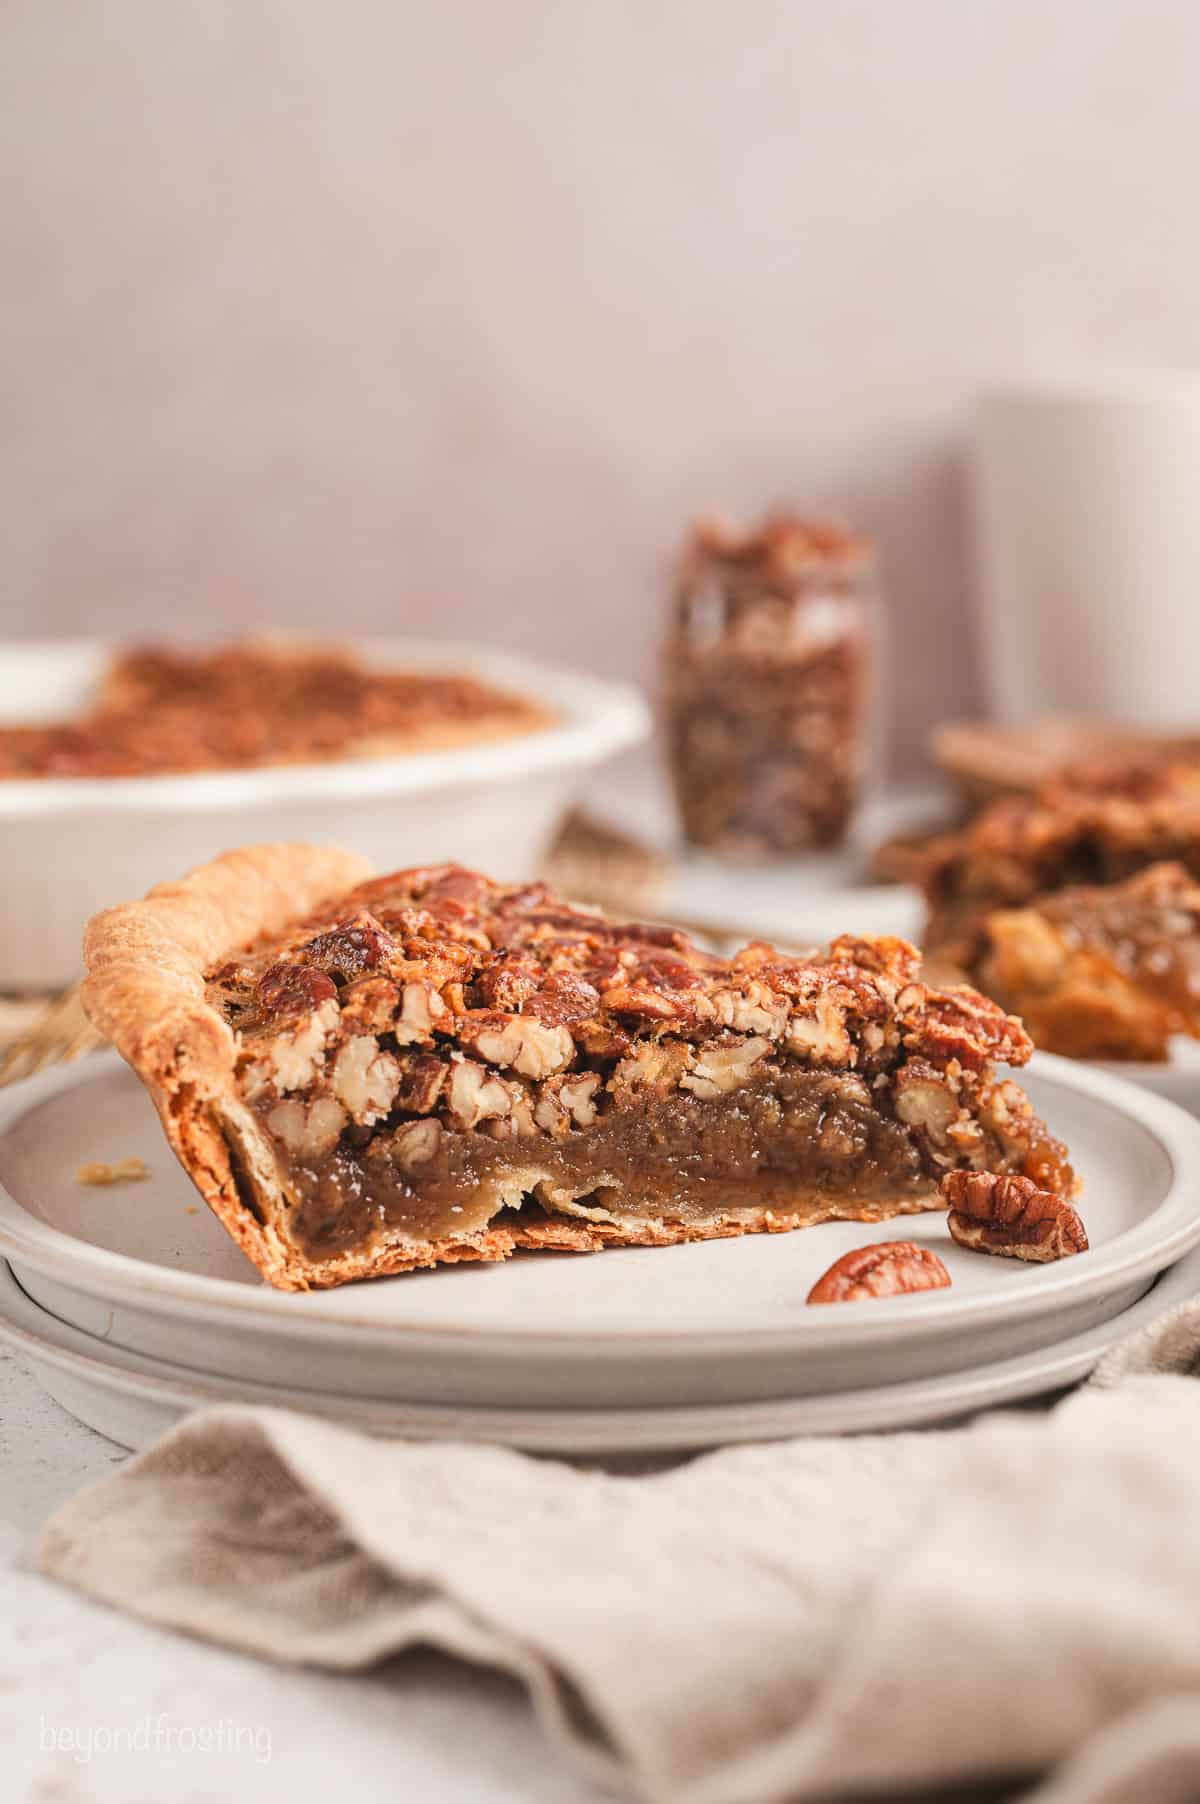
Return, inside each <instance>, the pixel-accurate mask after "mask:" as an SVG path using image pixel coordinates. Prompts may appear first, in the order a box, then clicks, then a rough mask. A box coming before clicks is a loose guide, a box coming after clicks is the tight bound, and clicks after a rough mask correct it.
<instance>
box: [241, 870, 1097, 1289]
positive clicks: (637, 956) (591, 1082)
mask: <svg viewBox="0 0 1200 1804" xmlns="http://www.w3.org/2000/svg"><path fill="white" fill-rule="evenodd" d="M207 994H208V1000H209V1002H210V1004H211V1005H212V1007H213V1008H215V1009H216V1010H217V1011H218V1013H219V1014H220V1015H221V1016H222V1018H223V1019H224V1020H225V1021H226V1022H227V1023H228V1024H229V1026H230V1027H231V1028H232V1029H233V1031H234V1034H235V1037H236V1043H237V1085H238V1090H239V1094H240V1096H241V1098H242V1099H243V1102H244V1105H245V1108H246V1110H247V1111H248V1113H249V1115H250V1117H251V1118H252V1120H253V1122H254V1124H255V1126H256V1130H257V1131H258V1133H259V1134H260V1136H261V1135H263V1134H265V1137H266V1141H267V1143H268V1144H269V1146H270V1147H271V1149H272V1156H273V1159H274V1161H275V1166H276V1171H275V1173H274V1174H273V1178H274V1180H275V1181H276V1182H277V1185H278V1187H279V1188H280V1189H282V1191H283V1192H284V1193H285V1195H286V1196H287V1198H288V1218H287V1221H286V1229H285V1231H286V1235H287V1237H288V1239H289V1241H290V1242H291V1244H293V1245H294V1246H295V1247H296V1248H297V1249H298V1250H299V1251H300V1252H301V1253H302V1254H303V1256H304V1258H305V1259H306V1260H308V1261H311V1262H313V1263H314V1264H319V1263H320V1262H322V1261H329V1260H334V1259H337V1258H340V1257H341V1256H343V1255H346V1254H347V1253H348V1252H350V1251H353V1252H355V1253H362V1252H363V1251H364V1250H366V1251H369V1250H370V1249H371V1248H372V1247H373V1246H379V1247H384V1246H389V1245H390V1246H394V1245H395V1244H396V1242H397V1241H398V1240H402V1241H403V1242H404V1244H405V1246H406V1247H409V1248H415V1249H417V1250H416V1251H415V1252H413V1253H412V1255H411V1259H410V1263H412V1264H419V1263H433V1262H434V1259H433V1258H432V1257H429V1258H422V1257H421V1255H420V1251H419V1249H420V1248H421V1247H422V1246H430V1247H434V1246H436V1245H438V1244H443V1245H444V1244H447V1243H449V1242H453V1243H454V1244H455V1245H456V1246H458V1245H463V1244H467V1243H469V1242H470V1241H471V1237H476V1241H477V1242H478V1237H480V1236H488V1235H491V1236H492V1241H491V1242H490V1243H489V1244H491V1245H492V1246H493V1248H494V1249H495V1250H492V1251H487V1250H480V1251H478V1252H476V1253H475V1255H474V1256H477V1257H499V1256H503V1253H504V1252H505V1251H510V1250H511V1249H512V1245H513V1244H522V1245H546V1246H555V1245H559V1246H575V1247H580V1248H587V1247H592V1246H602V1245H604V1244H605V1243H606V1242H609V1241H616V1240H626V1241H627V1240H629V1239H641V1240H645V1241H648V1242H651V1243H653V1242H655V1241H656V1240H665V1239H686V1238H693V1237H707V1236H710V1235H712V1234H714V1233H722V1234H724V1233H729V1234H736V1233H740V1232H743V1231H745V1230H747V1229H750V1228H755V1229H761V1228H766V1229H771V1228H780V1229H786V1228H792V1227H797V1226H801V1225H805V1224H808V1223H811V1222H816V1221H821V1220H826V1219H829V1218H832V1217H838V1216H849V1217H853V1218H854V1219H862V1220H877V1219H881V1218H882V1217H884V1216H887V1215H892V1214H898V1213H907V1212H911V1211H915V1210H920V1209H928V1208H938V1207H941V1206H943V1205H942V1202H941V1200H940V1198H939V1196H938V1184H939V1181H940V1179H941V1177H942V1176H943V1175H944V1173H945V1172H946V1171H948V1170H951V1169H970V1170H987V1171H1007V1172H1013V1173H1019V1174H1021V1175H1024V1176H1027V1177H1030V1178H1032V1179H1034V1180H1035V1181H1036V1182H1037V1183H1038V1184H1039V1185H1042V1186H1044V1187H1047V1188H1049V1189H1052V1190H1056V1191H1059V1192H1061V1193H1062V1194H1064V1195H1069V1194H1070V1193H1071V1191H1072V1189H1073V1187H1074V1176H1073V1173H1072V1172H1071V1168H1070V1166H1069V1164H1068V1163H1067V1160H1066V1153H1065V1149H1064V1148H1063V1147H1062V1146H1061V1144H1060V1143H1059V1142H1058V1141H1056V1140H1054V1139H1053V1137H1052V1136H1051V1135H1050V1134H1049V1132H1048V1131H1047V1129H1046V1128H1045V1127H1044V1126H1043V1124H1042V1123H1041V1122H1040V1121H1039V1120H1038V1118H1037V1116H1036V1115H1035V1114H1034V1112H1033V1109H1032V1107H1031V1105H1030V1103H1029V1102H1028V1099H1027V1098H1026V1097H1025V1095H1024V1093H1023V1092H1022V1091H1021V1090H1020V1089H1019V1088H1018V1087H1017V1085H1016V1084H1015V1083H1013V1082H1011V1081H1010V1080H1008V1079H1005V1078H1002V1077H1000V1076H998V1075H997V1072H996V1070H995V1064H996V1063H997V1062H1007V1063H1009V1064H1022V1063H1024V1061H1025V1059H1026V1058H1027V1057H1028V1056H1029V1051H1030V1045H1029V1041H1028V1039H1027V1037H1026V1036H1025V1034H1024V1032H1023V1030H1022V1029H1021V1027H1020V1024H1019V1023H1018V1022H1016V1021H1014V1020H1013V1019H1011V1018H1010V1017H1008V1016H1006V1015H1005V1014H1004V1013H1003V1012H1002V1010H1000V1009H999V1008H998V1007H996V1006H995V1005H994V1004H992V1003H989V1002H987V1001H985V1000H984V999H983V998H982V997H980V996H978V995H976V994H975V993H974V992H973V991H970V990H967V989H944V990H938V989H932V988H930V987H928V986H927V985H925V984H924V983H922V982H921V980H920V976H919V959H918V956H917V954H916V953H915V952H914V951H913V950H912V948H911V947H909V946H907V945H906V944H905V943H904V942H902V941H899V940H887V939H876V940H858V939H852V938H849V937H843V938H842V939H840V940H837V941H835V942H834V944H833V946H832V947H831V948H830V950H829V952H828V954H826V955H824V956H822V957H818V958H812V959H798V958H794V957H788V956H785V955H783V954H781V953H778V952H776V951H775V950H774V948H772V947H770V946H765V945H761V944H759V945H752V946H748V947H746V948H745V949H744V950H743V951H742V952H740V953H739V954H738V955H737V956H736V957H734V958H733V959H721V958H716V957H712V956H710V955H708V954H706V953H704V952H702V951H701V950H699V949H698V948H697V947H696V946H694V945H693V944H692V943H691V942H690V941H689V940H688V939H687V938H686V936H684V935H683V934H681V933H677V932H675V931H674V930H672V929H670V928H659V927H642V926H630V925H626V924H621V923H616V922H613V921H610V920H608V919H607V918H606V917H604V916H601V915H598V914H593V913H590V912H588V911H585V910H582V909H577V908H573V907H570V906H568V905H566V904H564V903H561V902H559V901H558V900H556V899H555V898H554V897H553V896H552V895H551V894H550V893H549V892H548V891H547V889H546V888H545V886H544V885H541V884H533V885H528V886H525V887H514V886H504V885H499V884H495V883H492V882H490V881H489V880H488V879H487V878H485V877H481V876H478V875H476V874H475V873H472V872H469V871H465V870H462V869H460V868H458V867H455V866H441V867H437V868H435V869H418V870H411V871H403V872H399V873H397V874H395V875H393V876H390V877H384V878H377V879H373V880H371V881H369V882H367V883H365V884H362V885H360V886H359V887H358V888H357V889H354V890H352V891H351V892H349V893H348V894H347V895H345V896H343V897H342V898H341V899H340V900H339V901H337V902H335V903H333V904H326V905H325V906H324V907H323V908H322V909H321V910H320V911H319V913H318V915H316V916H314V917H312V918H310V919H309V920H307V921H305V922H302V923H300V924H298V925H297V926H296V927H295V928H294V930H292V931H291V932H289V933H288V934H287V935H286V936H285V937H284V938H283V939H277V940H275V941H274V942H272V943H271V944H267V945H256V946H253V947H251V948H250V949H249V950H248V951H247V952H246V953H244V954H242V955H241V956H239V957H236V958H234V959H233V960H230V961H226V962H225V963H223V964H221V965H220V966H218V967H217V968H216V969H214V970H212V971H210V972H209V973H208V984H207ZM243 1138H244V1136H243V1135H242V1134H241V1133H240V1132H239V1131H234V1132H233V1133H232V1135H231V1153H232V1154H233V1156H234V1166H235V1169H236V1170H238V1175H239V1186H240V1189H241V1192H242V1194H243V1198H244V1200H245V1202H246V1204H247V1206H248V1207H249V1208H251V1209H254V1208H255V1207H256V1198H255V1192H256V1187H260V1188H261V1184H262V1178H261V1173H260V1174H259V1175H258V1176H256V1175H255V1172H254V1170H253V1169H251V1165H250V1163H249V1162H247V1161H246V1160H245V1159H244V1158H243V1159H242V1160H241V1163H240V1166H239V1159H238V1143H239V1142H240V1141H241V1140H242V1139H243ZM506 1234H507V1235H508V1239H507V1241H505V1239H504V1236H505V1235H506ZM457 1256H463V1255H461V1254H459V1255H457Z"/></svg>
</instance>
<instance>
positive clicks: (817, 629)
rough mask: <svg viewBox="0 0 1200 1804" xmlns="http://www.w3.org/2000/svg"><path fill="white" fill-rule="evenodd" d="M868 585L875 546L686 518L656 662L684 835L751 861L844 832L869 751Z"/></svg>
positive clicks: (782, 523) (801, 531)
mask: <svg viewBox="0 0 1200 1804" xmlns="http://www.w3.org/2000/svg"><path fill="white" fill-rule="evenodd" d="M874 595H875V559H874V555H873V552H872V549H871V546H870V545H869V543H868V542H867V541H866V540H865V539H863V538H861V537H859V536H858V535H857V534H854V533H852V532H850V531H848V530H847V529H846V528H844V527H841V526H838V525H833V524H829V523H824V522H822V523H808V522H804V521H801V520H798V519H794V518H791V517H786V516H779V517H776V518H773V519H770V520H768V521H766V522H765V523H764V524H763V525H762V526H761V527H759V528H758V529H757V530H756V531H754V532H751V533H746V534H740V533H737V532H734V531H731V530H730V529H728V528H726V527H723V526H718V525H714V524H710V523H702V524H700V525H699V526H697V527H696V529H695V531H694V533H693V535H692V538H691V541H690V543H689V545H688V546H687V548H686V550H685V552H684V556H683V559H682V561H681V564H680V567H679V573H678V577H677V580H676V587H675V594H674V600H673V606H672V610H671V618H670V624H669V627H668V631H667V636H666V643H665V646H664V655H663V671H662V691H663V704H664V715H665V727H666V739H667V750H668V757H669V761H670V766H671V773H672V777H673V780H674V786H675V793H676V797H677V801H678V805H679V810H680V815H681V818H682V823H683V830H684V835H685V837H686V839H687V840H688V841H689V843H690V844H692V845H693V846H697V847H701V848H703V849H705V850H707V851H711V852H715V853H717V854H718V855H719V856H721V857H724V858H729V859H733V860H739V861H746V862H752V861H756V860H766V859H769V858H778V857H789V856H793V855H795V854H797V853H800V852H805V851H809V850H812V849H816V848H821V847H828V846H833V845H836V844H837V843H838V842H839V841H840V840H842V839H843V838H844V836H845V834H846V831H847V829H848V827H849V825H850V821H851V818H852V815H853V812H854V807H855V804H856V802H857V799H858V794H859V790H860V787H861V783H862V777H863V773H864V768H865V765H866V761H867V747H868V736H869V734H868V729H869V721H868V708H869V699H870V698H869V686H870V685H869V679H870V663H871V649H872V646H871V640H872V612H873V605H874Z"/></svg>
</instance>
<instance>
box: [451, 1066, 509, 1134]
mask: <svg viewBox="0 0 1200 1804" xmlns="http://www.w3.org/2000/svg"><path fill="white" fill-rule="evenodd" d="M447 1106H448V1108H449V1111H450V1116H451V1118H452V1120H453V1122H454V1125H455V1127H457V1128H461V1129H463V1130H464V1131H465V1130H466V1129H467V1128H473V1127H475V1126H476V1125H477V1124H478V1123H479V1122H481V1121H486V1120H488V1119H489V1118H490V1117H492V1116H498V1115H507V1114H508V1112H509V1109H510V1107H511V1104H510V1101H509V1094H508V1088H507V1086H506V1085H505V1084H503V1083H501V1081H500V1079H499V1078H498V1077H493V1076H491V1074H490V1073H489V1072H487V1071H485V1070H484V1068H483V1066H482V1065H477V1064H476V1063H475V1061H474V1059H455V1061H454V1063H453V1064H452V1065H451V1067H450V1085H449V1091H448V1105H447Z"/></svg>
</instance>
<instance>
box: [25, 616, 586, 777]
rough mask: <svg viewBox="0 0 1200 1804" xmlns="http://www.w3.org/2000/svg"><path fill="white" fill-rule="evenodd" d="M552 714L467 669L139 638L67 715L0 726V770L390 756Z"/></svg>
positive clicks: (285, 647)
mask: <svg viewBox="0 0 1200 1804" xmlns="http://www.w3.org/2000/svg"><path fill="white" fill-rule="evenodd" d="M553 719H554V716H553V714H552V713H551V712H550V710H548V709H546V708H543V707H541V706H540V705H539V704H538V703H537V702H535V701H533V700H531V699H530V698H529V697H527V696H520V695H510V694H507V693H506V692H504V691H502V690H500V689H497V688H496V687H494V686H493V685H492V684H490V683H486V682H484V681H482V680H481V679H480V678H478V677H476V676H473V675H472V674H470V673H469V672H466V671H454V670H442V671H429V670H396V669H374V668H370V667H368V666H367V664H365V663H364V662H362V661H360V659H358V658H357V657H356V656H354V655H353V653H352V652H350V651H349V650H347V649H343V648H341V647H338V646H326V645H319V644H316V643H305V642H303V641H298V642H295V643H288V642H282V641H281V642H279V643H274V642H271V641H262V642H257V641H246V642H244V643H238V644H232V645H226V646H221V647H219V648H218V649H216V650H215V651H183V650H172V649H169V648H156V647H145V648H143V649H141V650H136V649H135V650H131V651H128V652H125V653H124V654H122V655H121V656H119V657H117V658H116V659H114V661H113V663H112V665H111V666H110V667H109V669H108V671H107V672H106V673H105V676H104V678H103V680H102V682H101V684H100V689H99V693H98V695H97V696H96V698H95V701H94V702H93V704H92V706H91V707H90V708H89V709H88V710H87V711H86V712H84V713H82V714H80V715H79V716H77V717H76V718H75V719H71V720H60V721H49V722H45V723H39V724H37V725H21V726H4V725H0V779H3V778H13V779H16V778H27V777H139V776H157V775H160V774H166V773H178V772H188V771H217V770H246V769H251V768H257V767H259V766H266V765H280V764H307V763H322V762H325V761H328V760H330V759H336V758H372V757H395V756H399V755H402V754H405V753H415V752H421V751H431V750H437V749H439V748H441V747H444V746H453V745H459V744H464V743H469V742H471V741H474V740H480V741H483V740H495V739H505V738H511V737H513V736H515V735H518V734H522V733H530V732H534V731H537V730H538V729H540V728H544V727H546V726H549V725H550V724H551V723H552V721H553Z"/></svg>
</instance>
